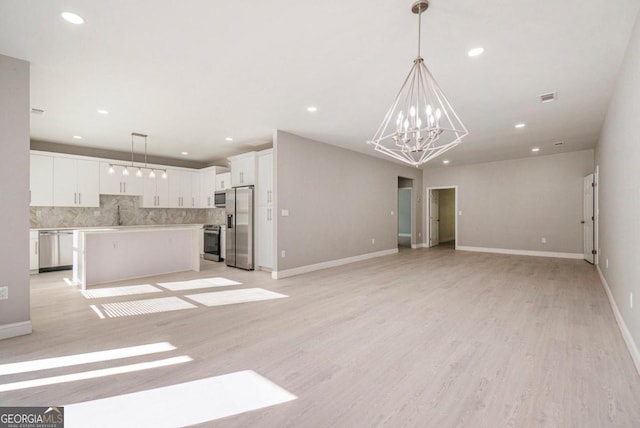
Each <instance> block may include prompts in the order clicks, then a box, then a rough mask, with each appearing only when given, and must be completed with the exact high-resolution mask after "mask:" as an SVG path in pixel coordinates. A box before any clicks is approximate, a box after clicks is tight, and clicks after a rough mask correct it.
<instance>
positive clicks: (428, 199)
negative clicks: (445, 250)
mask: <svg viewBox="0 0 640 428" xmlns="http://www.w3.org/2000/svg"><path fill="white" fill-rule="evenodd" d="M447 189H453V190H454V191H455V211H454V215H455V228H456V233H455V236H456V237H455V240H456V242H455V244H454V249H456V250H457V249H458V239H459V234H458V186H434V187H427V192H426V198H424V199H425V202H426V206H425V213H427V215H426V216H425V223H426V228H425V230H426V232H425V234H424V236H425V241H426V242H425V243H424V244H423V245H424V246H425V247H426V248H430V245H429V244H430V243H429V237H430V236H431V222H430V221H429V214H430V211H431V191H432V190H447Z"/></svg>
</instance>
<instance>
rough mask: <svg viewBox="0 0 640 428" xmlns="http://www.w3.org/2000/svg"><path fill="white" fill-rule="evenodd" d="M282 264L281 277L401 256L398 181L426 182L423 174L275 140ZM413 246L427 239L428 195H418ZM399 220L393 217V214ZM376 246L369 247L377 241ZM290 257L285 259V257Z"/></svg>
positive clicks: (280, 137) (294, 140) (291, 138)
mask: <svg viewBox="0 0 640 428" xmlns="http://www.w3.org/2000/svg"><path fill="white" fill-rule="evenodd" d="M274 151H275V168H276V208H275V212H276V213H277V214H280V213H281V210H283V209H288V210H289V212H290V216H289V217H282V216H280V215H278V216H276V234H277V248H276V264H275V269H274V270H277V271H282V270H286V269H292V268H296V267H301V266H306V265H311V264H315V263H321V262H326V261H330V260H336V259H342V258H346V257H351V256H358V255H362V254H367V253H372V252H376V251H382V250H390V249H396V248H397V247H398V237H397V219H396V215H397V213H396V211H397V204H398V201H397V192H398V177H399V176H402V177H407V178H413V179H414V180H416V181H415V182H416V184H419V183H420V182H421V181H422V171H421V170H419V169H417V168H411V167H405V166H402V165H399V164H396V163H392V162H388V161H385V160H382V159H378V158H374V157H372V156H367V155H364V154H362V153H357V152H353V151H350V150H345V149H342V148H339V147H336V146H332V145H329V144H323V143H320V142H317V141H313V140H309V139H306V138H302V137H299V136H296V135H293V134H289V133H287V132H282V131H276V132H275V133H274ZM413 194H414V195H413V197H414V206H415V207H416V215H415V217H414V221H415V224H414V234H415V236H414V237H413V242H416V240H420V239H421V238H418V233H420V235H421V234H422V227H421V223H422V221H421V220H420V219H421V218H422V211H421V206H422V192H421V190H420V188H419V187H418V186H417V185H416V187H415V188H414V192H413ZM392 211H393V212H394V215H391V212H392ZM372 238H374V239H375V244H371V239H372ZM282 250H286V258H281V257H280V252H281V251H282Z"/></svg>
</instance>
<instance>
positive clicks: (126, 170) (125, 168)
mask: <svg viewBox="0 0 640 428" xmlns="http://www.w3.org/2000/svg"><path fill="white" fill-rule="evenodd" d="M122 175H123V176H124V177H128V176H129V169H128V168H127V167H126V166H125V167H124V169H123V170H122Z"/></svg>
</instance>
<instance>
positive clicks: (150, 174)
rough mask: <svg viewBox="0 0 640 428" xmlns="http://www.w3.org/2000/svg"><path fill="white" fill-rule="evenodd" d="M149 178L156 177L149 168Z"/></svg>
mask: <svg viewBox="0 0 640 428" xmlns="http://www.w3.org/2000/svg"><path fill="white" fill-rule="evenodd" d="M149 178H156V173H155V171H154V170H151V172H150V173H149Z"/></svg>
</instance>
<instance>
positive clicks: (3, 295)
mask: <svg viewBox="0 0 640 428" xmlns="http://www.w3.org/2000/svg"><path fill="white" fill-rule="evenodd" d="M8 298H9V287H0V300H7V299H8Z"/></svg>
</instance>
